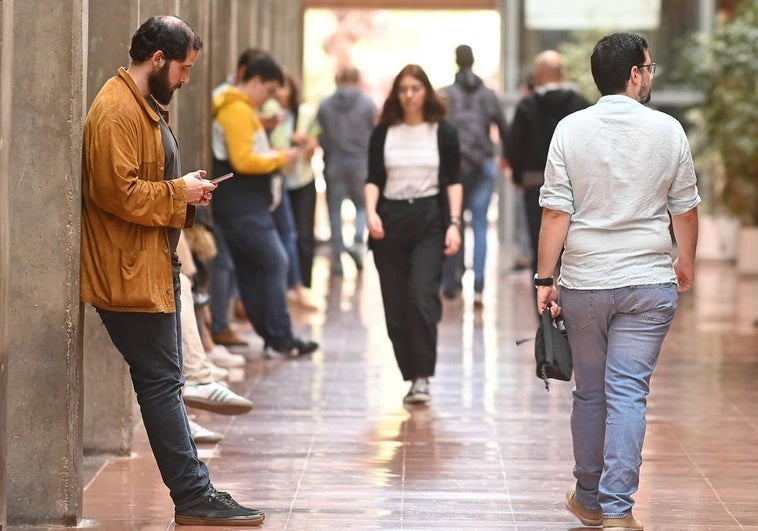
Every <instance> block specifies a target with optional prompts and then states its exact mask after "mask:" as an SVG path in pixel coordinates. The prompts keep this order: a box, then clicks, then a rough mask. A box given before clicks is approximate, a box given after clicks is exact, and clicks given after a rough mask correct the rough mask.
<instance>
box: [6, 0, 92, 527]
mask: <svg viewBox="0 0 758 531" xmlns="http://www.w3.org/2000/svg"><path fill="white" fill-rule="evenodd" d="M86 8H87V3H86V0H65V1H64V0H38V1H36V2H14V4H13V17H12V32H13V33H12V35H10V34H9V35H8V36H9V38H10V40H9V42H8V43H5V42H4V43H3V47H4V48H5V46H8V45H9V46H11V48H12V49H11V51H10V60H11V61H12V63H13V64H12V65H11V68H12V69H13V79H12V81H13V92H12V103H11V107H10V113H9V121H8V122H6V120H5V119H4V120H3V124H4V125H3V127H4V128H5V127H7V128H8V130H9V133H10V134H9V139H10V144H11V146H10V153H9V165H8V167H9V176H8V178H9V186H8V195H7V197H8V198H9V204H10V208H9V209H8V211H9V218H10V220H12V222H11V223H10V244H9V247H10V280H9V282H10V295H9V296H8V299H7V300H8V303H7V304H8V319H7V326H8V329H9V330H10V350H9V356H8V387H7V407H8V411H7V415H8V416H7V426H6V427H7V437H8V439H7V463H6V471H7V476H6V482H7V486H6V487H7V488H6V496H7V498H6V503H7V513H8V523H9V524H10V525H21V524H37V523H45V524H67V525H70V524H73V523H75V521H76V519H77V517H78V515H80V514H81V503H82V479H81V444H82V402H81V396H82V378H81V376H82V347H81V333H80V331H81V313H80V305H79V239H80V230H79V226H80V213H81V212H80V205H81V199H80V195H81V187H80V181H81V179H80V174H81V139H82V124H83V115H84V107H85V105H84V103H85V102H84V91H85V69H86V28H87V21H86V17H87V14H86ZM5 35H6V34H5V32H4V36H5ZM3 68H4V69H5V66H3ZM3 97H5V96H3Z"/></svg>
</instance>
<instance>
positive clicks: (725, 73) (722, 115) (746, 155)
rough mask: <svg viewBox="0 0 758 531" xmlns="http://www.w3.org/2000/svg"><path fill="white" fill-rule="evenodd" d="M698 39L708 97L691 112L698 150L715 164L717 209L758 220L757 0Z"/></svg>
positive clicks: (696, 56) (699, 75)
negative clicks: (720, 207) (710, 32)
mask: <svg viewBox="0 0 758 531" xmlns="http://www.w3.org/2000/svg"><path fill="white" fill-rule="evenodd" d="M694 42H695V46H694V48H693V54H692V58H691V61H690V64H691V67H692V70H691V72H692V74H693V81H694V82H695V83H696V84H697V85H698V86H699V87H700V88H701V89H702V91H703V101H702V102H701V103H700V104H698V105H697V106H696V108H695V109H693V112H691V113H690V114H689V117H690V118H691V119H692V121H693V124H694V125H695V127H696V131H695V134H694V136H695V138H696V141H695V142H693V150H694V151H695V155H696V157H697V159H698V160H699V161H704V162H707V163H708V164H709V165H710V171H711V175H710V181H711V184H712V187H713V201H714V206H716V210H718V206H722V207H723V208H724V209H725V210H726V211H727V212H729V213H730V214H732V215H733V216H735V217H737V218H739V219H740V221H741V222H742V223H743V224H748V225H758V105H756V102H758V84H757V83H758V0H743V2H742V3H741V5H740V6H739V8H738V10H737V14H736V16H735V18H734V19H733V20H731V21H729V22H726V23H724V24H723V25H721V26H720V27H719V28H718V29H717V30H716V31H715V32H714V33H713V34H712V35H709V36H705V37H703V36H701V37H700V38H699V39H697V40H696V41H694ZM698 42H699V44H697V43H698ZM700 169H703V168H700Z"/></svg>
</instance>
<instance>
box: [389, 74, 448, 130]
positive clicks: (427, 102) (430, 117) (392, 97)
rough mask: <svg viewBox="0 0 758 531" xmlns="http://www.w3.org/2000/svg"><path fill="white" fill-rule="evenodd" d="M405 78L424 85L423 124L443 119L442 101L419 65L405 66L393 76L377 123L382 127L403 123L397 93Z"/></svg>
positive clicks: (443, 108)
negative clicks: (390, 87) (401, 81)
mask: <svg viewBox="0 0 758 531" xmlns="http://www.w3.org/2000/svg"><path fill="white" fill-rule="evenodd" d="M406 76H410V77H412V78H414V79H416V80H418V81H420V82H421V84H422V85H424V89H426V90H425V95H424V108H423V115H424V121H425V122H439V121H440V120H441V119H442V118H444V117H445V114H446V113H447V108H446V107H445V104H444V102H443V101H442V99H441V98H440V97H439V95H437V92H436V91H435V90H434V89H433V88H432V84H431V83H430V82H429V77H428V76H427V75H426V72H424V69H423V68H421V67H420V66H419V65H413V64H411V65H405V66H404V67H403V69H402V70H400V72H399V73H398V74H397V76H395V81H393V82H392V90H390V93H389V95H388V96H387V99H386V100H384V107H382V114H381V115H380V116H379V123H380V124H382V125H386V126H390V125H396V124H399V123H400V122H402V121H403V108H402V106H401V105H400V97H399V96H398V91H399V89H400V80H401V79H402V78H404V77H406Z"/></svg>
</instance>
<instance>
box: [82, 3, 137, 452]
mask: <svg viewBox="0 0 758 531" xmlns="http://www.w3.org/2000/svg"><path fill="white" fill-rule="evenodd" d="M138 8H139V2H138V0H123V1H121V2H108V1H105V0H90V2H89V17H88V18H89V38H88V46H87V49H88V53H87V61H88V64H87V94H86V102H87V108H88V109H89V106H90V104H91V103H92V100H94V99H95V96H96V95H97V93H98V92H99V91H100V88H101V87H102V86H103V84H104V83H105V82H106V81H107V80H108V79H109V78H111V77H113V76H114V75H115V74H116V71H117V70H118V67H120V66H128V65H129V43H130V41H131V36H132V33H134V30H136V29H137V27H138V26H139V24H140V23H141V22H138V16H137V12H138ZM114 20H119V21H123V23H121V24H113V21H114ZM134 402H135V401H134V396H133V391H132V384H131V378H130V376H129V371H128V368H127V366H126V363H125V362H124V360H123V358H122V357H121V354H119V352H118V351H117V350H116V348H115V347H114V346H113V343H112V342H111V340H110V337H109V336H108V333H107V332H106V330H105V327H104V326H103V323H102V322H101V321H100V317H99V316H98V315H97V313H96V312H95V311H94V309H93V308H92V307H91V306H89V305H85V312H84V423H83V445H84V454H85V455H93V454H115V455H128V454H129V451H130V450H131V445H132V432H133V428H134V423H135V421H136V418H135V417H134V416H133V410H134V405H133V404H134Z"/></svg>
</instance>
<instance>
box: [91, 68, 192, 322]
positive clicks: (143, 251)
mask: <svg viewBox="0 0 758 531" xmlns="http://www.w3.org/2000/svg"><path fill="white" fill-rule="evenodd" d="M165 118H166V121H167V122H168V116H165ZM159 120H160V117H159V116H158V114H157V113H156V112H155V111H154V110H153V109H152V108H151V107H150V105H149V104H148V103H147V100H145V98H144V97H143V96H142V94H141V93H140V91H139V89H138V88H137V86H136V84H135V83H134V81H133V80H132V78H131V77H130V76H129V74H128V73H127V72H126V70H125V69H123V68H120V69H119V71H118V75H116V76H114V77H112V78H111V79H109V80H108V81H107V82H106V83H105V85H104V86H103V88H102V89H101V90H100V92H99V93H98V95H97V97H96V98H95V101H94V102H93V103H92V106H91V107H90V110H89V114H88V115H87V121H86V123H85V126H84V146H83V157H82V195H83V202H82V263H81V299H82V301H83V302H87V303H90V304H92V305H94V306H97V307H99V308H104V309H107V310H113V311H126V312H153V313H158V312H163V313H170V312H174V311H176V307H175V305H174V288H173V278H172V269H171V250H170V249H169V243H168V237H167V234H166V227H174V228H182V227H184V226H186V225H187V224H188V223H191V221H192V219H193V217H194V207H192V206H191V205H188V204H187V188H186V185H185V184H184V181H182V180H181V179H177V180H171V181H164V180H163V176H164V153H163V144H162V142H161V132H160V125H159Z"/></svg>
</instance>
